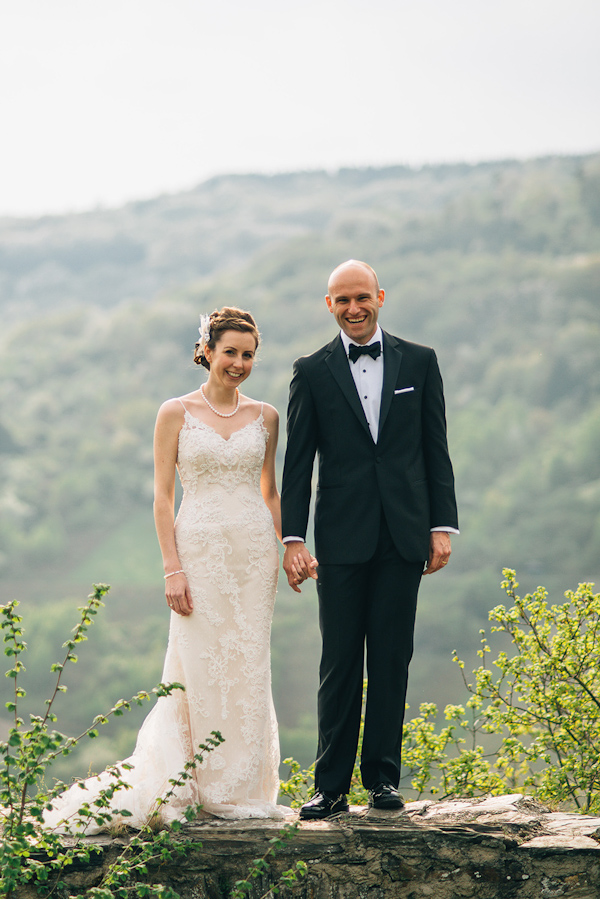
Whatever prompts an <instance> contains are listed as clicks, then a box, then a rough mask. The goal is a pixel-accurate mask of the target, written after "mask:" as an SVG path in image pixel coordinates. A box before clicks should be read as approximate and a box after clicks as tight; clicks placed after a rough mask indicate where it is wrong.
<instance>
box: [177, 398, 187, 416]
mask: <svg viewBox="0 0 600 899" xmlns="http://www.w3.org/2000/svg"><path fill="white" fill-rule="evenodd" d="M177 399H178V400H179V402H180V403H181V405H182V406H183V411H184V412H187V411H188V410H187V409H186V408H185V405H184V402H183V400H182V399H181V397H180V396H178V397H177ZM188 415H189V412H188Z"/></svg>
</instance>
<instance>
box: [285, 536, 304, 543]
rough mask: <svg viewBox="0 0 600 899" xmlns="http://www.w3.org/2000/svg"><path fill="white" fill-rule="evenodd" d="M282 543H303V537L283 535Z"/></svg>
mask: <svg viewBox="0 0 600 899" xmlns="http://www.w3.org/2000/svg"><path fill="white" fill-rule="evenodd" d="M281 542H282V543H304V542H305V541H304V537H284V538H283V540H282V541H281Z"/></svg>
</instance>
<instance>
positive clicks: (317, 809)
mask: <svg viewBox="0 0 600 899" xmlns="http://www.w3.org/2000/svg"><path fill="white" fill-rule="evenodd" d="M347 811H348V803H347V802H346V796H345V795H344V793H340V794H339V795H338V796H335V795H332V794H331V793H315V795H314V796H313V797H312V799H309V800H308V802H305V803H304V805H303V806H302V808H301V809H300V813H299V817H300V818H301V819H302V820H303V821H309V820H318V819H319V818H330V817H331V815H337V814H339V812H347Z"/></svg>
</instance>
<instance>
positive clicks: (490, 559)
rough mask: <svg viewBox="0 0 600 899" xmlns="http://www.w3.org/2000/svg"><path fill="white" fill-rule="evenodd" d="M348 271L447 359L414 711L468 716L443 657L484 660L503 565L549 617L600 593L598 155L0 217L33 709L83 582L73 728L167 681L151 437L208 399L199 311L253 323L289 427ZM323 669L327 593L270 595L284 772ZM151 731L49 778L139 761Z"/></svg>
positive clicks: (1, 524) (8, 478)
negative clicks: (298, 387)
mask: <svg viewBox="0 0 600 899" xmlns="http://www.w3.org/2000/svg"><path fill="white" fill-rule="evenodd" d="M349 257H355V258H360V259H365V260H367V261H368V262H370V263H371V264H372V265H373V266H374V267H375V268H376V269H377V271H378V274H379V277H380V281H381V284H382V286H383V287H384V288H385V289H386V303H385V306H384V308H383V310H382V313H381V323H382V325H383V326H384V327H385V328H387V329H388V330H390V331H392V332H393V333H396V334H400V335H402V336H404V337H406V338H408V339H410V340H416V341H418V342H422V343H426V344H428V345H432V346H434V347H435V348H436V351H437V353H438V356H439V359H440V364H441V368H442V373H443V376H444V381H445V387H446V398H447V407H448V422H449V440H450V448H451V453H452V457H453V461H454V465H455V471H456V478H457V490H458V499H459V508H460V516H461V530H462V533H461V536H460V537H457V538H455V540H454V541H453V545H454V555H453V558H452V562H451V564H450V565H449V567H448V570H447V571H445V572H444V573H443V574H441V575H436V576H435V577H433V578H426V579H425V581H424V583H423V588H422V591H421V596H420V608H419V615H418V623H417V635H416V636H417V639H416V650H415V658H414V661H413V665H412V670H411V684H410V692H409V703H410V705H411V709H412V710H414V711H415V713H416V710H417V709H418V705H419V703H420V702H421V701H425V700H426V701H432V702H436V703H437V704H438V706H443V705H444V704H445V703H446V702H453V701H456V700H457V696H458V694H459V692H460V690H461V684H460V678H459V674H458V672H457V671H456V670H455V666H453V665H452V663H451V660H450V659H451V652H452V650H453V649H457V650H458V652H459V654H460V655H462V656H463V657H470V655H471V652H472V650H473V647H474V645H475V644H476V643H477V641H478V636H477V635H478V630H479V628H480V627H481V626H483V625H484V624H485V622H486V620H487V610H488V609H489V608H491V607H492V606H495V605H496V604H497V603H498V601H499V596H500V581H501V570H502V567H503V566H509V567H511V568H515V569H517V570H518V571H519V577H520V581H521V583H522V585H523V589H525V590H527V591H531V590H534V589H535V587H536V586H537V585H538V584H539V583H543V584H544V585H545V586H546V587H547V588H548V589H549V590H550V592H551V593H552V594H553V595H557V592H558V593H561V592H563V591H564V590H566V589H568V588H570V587H576V585H577V583H578V582H580V581H592V582H593V581H595V580H596V579H597V576H598V574H599V570H600V553H599V545H600V452H599V447H600V389H599V388H600V364H599V363H600V154H594V155H588V156H578V157H560V158H544V159H537V160H529V161H525V162H515V161H506V162H494V163H486V164H479V165H466V164H465V165H447V166H434V167H425V168H422V169H419V170H413V169H409V168H405V167H402V166H396V167H389V168H382V169H347V170H341V171H339V172H336V173H328V172H310V173H303V172H299V173H291V174H287V175H277V176H272V177H268V176H262V175H261V176H258V175H256V176H253V175H244V176H224V177H219V178H215V179H212V180H211V181H208V182H206V183H204V184H201V185H200V186H198V187H197V188H196V189H194V190H192V191H189V192H186V193H181V194H176V195H171V196H161V197H157V198H156V199H153V200H150V201H144V202H139V203H131V204H128V205H127V206H125V207H123V208H120V209H110V210H103V209H98V210H93V211H90V212H87V213H84V214H77V215H65V216H58V217H54V216H53V217H44V218H40V219H2V220H0V310H1V313H2V321H3V327H2V329H1V335H0V587H1V594H2V596H1V600H2V601H3V602H7V601H8V600H10V599H12V598H17V599H19V600H20V601H21V607H20V612H21V613H22V614H23V616H24V623H25V626H26V630H27V634H26V636H27V640H28V643H29V645H30V651H29V653H28V656H27V659H26V665H27V669H28V670H27V674H26V675H25V685H26V687H27V688H28V693H29V696H28V702H29V703H30V706H31V708H32V709H33V708H35V709H37V710H39V709H40V707H41V705H42V703H43V700H44V698H46V694H47V691H48V687H49V684H50V676H49V673H48V672H49V667H50V664H51V662H52V661H54V660H57V659H58V658H59V657H60V655H61V650H60V647H61V644H62V642H63V641H64V640H65V639H66V636H67V633H68V630H69V628H70V627H71V626H72V625H73V624H74V623H75V620H76V613H75V612H74V608H75V606H76V605H78V604H81V603H82V601H83V599H84V598H85V596H86V595H87V593H88V592H89V590H90V587H91V584H92V583H93V582H106V583H110V584H111V585H112V589H111V592H110V594H109V596H108V599H107V609H106V610H105V612H104V613H103V614H102V615H101V616H99V619H98V621H97V623H96V625H95V626H94V629H93V631H92V632H91V639H90V641H89V643H87V644H85V645H84V646H83V647H82V650H81V652H80V661H79V663H78V664H77V666H75V667H74V668H72V670H71V671H70V672H69V675H68V678H67V683H68V685H69V695H68V697H67V698H66V699H64V700H62V701H61V705H62V706H64V712H63V717H62V718H61V720H60V722H59V723H60V726H61V729H64V730H65V731H67V732H69V733H72V734H75V733H76V732H79V730H83V728H84V726H85V724H86V723H87V722H88V721H89V719H90V718H91V717H93V715H95V714H96V713H98V712H100V711H104V710H106V709H107V708H108V707H110V706H111V705H113V704H114V702H115V701H116V700H117V699H119V698H120V697H122V696H123V697H126V698H127V697H128V696H129V695H131V694H133V693H134V692H135V691H137V690H139V689H142V688H149V687H151V686H153V685H154V684H155V683H156V682H158V680H159V679H160V675H161V669H162V661H163V656H164V650H165V646H166V637H167V628H168V616H167V612H166V608H165V605H164V599H163V580H162V567H161V562H160V554H159V551H158V546H157V543H156V538H155V536H154V530H153V522H152V508H151V506H152V430H153V425H154V419H155V415H156V411H157V408H158V406H159V405H160V403H161V402H162V401H163V400H164V399H166V398H168V397H170V396H174V395H178V394H182V393H185V392H188V391H189V390H191V389H194V388H195V387H197V386H198V385H199V384H200V383H201V382H202V380H203V375H202V373H201V371H200V370H199V369H198V368H197V367H196V366H194V365H193V362H192V361H191V359H192V352H193V344H194V341H195V339H196V335H197V326H198V315H199V313H201V312H210V311H211V310H212V309H214V308H216V307H220V306H222V305H223V304H225V303H229V304H234V305H238V306H240V307H242V308H246V309H249V310H251V311H252V312H253V314H254V315H255V316H256V318H257V321H258V323H259V327H260V329H261V331H262V335H263V344H262V346H261V351H260V358H259V361H258V363H257V364H256V367H255V371H254V372H253V374H252V378H251V380H250V381H249V382H248V383H247V385H246V392H247V393H249V394H250V395H252V396H254V397H256V398H260V399H264V400H266V401H268V402H270V403H272V404H273V405H275V406H276V407H277V408H278V409H279V411H280V413H281V416H282V424H283V422H284V421H285V408H286V401H287V389H288V384H289V379H290V374H291V366H292V362H293V360H294V359H295V358H296V357H297V356H298V355H302V354H304V353H308V352H310V351H312V350H313V349H316V348H317V347H318V346H320V345H321V344H323V343H324V342H325V341H328V340H329V339H331V337H333V336H334V334H335V325H334V321H333V319H332V318H331V316H330V315H329V313H328V312H327V309H326V307H325V303H324V301H323V296H324V294H325V285H326V281H327V276H328V274H329V272H330V271H331V269H332V268H333V267H334V266H335V265H336V264H338V263H339V262H341V261H343V260H344V259H347V258H349ZM284 432H285V429H284V427H282V437H281V441H280V447H279V453H278V463H279V473H280V472H281V463H282V459H283V452H284V448H285V433H284ZM318 657H319V634H318V626H317V611H316V596H315V593H314V590H313V589H312V588H311V587H308V588H305V589H304V591H303V593H302V596H301V597H297V596H296V594H294V593H292V592H291V591H290V590H289V588H288V587H287V585H284V584H283V582H282V581H281V582H280V588H279V594H278V602H277V607H276V613H275V620H274V624H273V682H274V694H275V703H276V707H277V711H278V716H279V720H280V725H281V737H282V757H285V756H288V755H293V756H295V757H296V758H298V759H299V760H300V761H301V762H302V764H308V763H310V761H311V760H312V758H313V755H314V750H315V745H316V736H315V706H316V701H315V693H316V683H317V667H318ZM9 686H10V685H8V684H7V685H6V688H5V689H6V690H8V688H9ZM58 711H59V713H60V708H59V709H58ZM146 712H147V709H141V710H136V711H135V712H134V713H132V714H131V716H128V717H127V718H125V719H120V721H119V722H118V723H117V725H116V726H115V727H113V726H112V725H111V727H110V728H108V729H106V730H105V731H103V732H102V736H101V737H100V738H99V739H98V740H95V741H93V742H89V743H88V744H86V746H85V747H84V748H83V750H82V751H81V752H80V754H79V756H78V757H77V759H69V760H68V762H67V764H68V768H67V769H66V770H61V769H60V766H57V774H61V775H62V776H63V777H68V776H70V775H71V774H73V775H75V774H82V773H86V772H87V771H88V770H98V769H101V768H102V767H103V766H104V765H105V764H107V763H108V762H110V761H114V760H115V759H116V758H119V757H123V756H124V755H126V754H128V753H129V752H130V751H131V750H132V748H133V744H134V741H135V734H136V731H137V728H138V727H139V724H140V721H141V719H142V717H143V715H144V714H146ZM411 714H412V712H409V715H411ZM0 723H1V722H0Z"/></svg>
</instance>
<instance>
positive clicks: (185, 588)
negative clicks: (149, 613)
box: [165, 572, 194, 615]
mask: <svg viewBox="0 0 600 899" xmlns="http://www.w3.org/2000/svg"><path fill="white" fill-rule="evenodd" d="M165 599H166V600H167V605H168V606H169V608H170V609H172V610H173V611H174V612H177V614H178V615H189V614H190V613H191V612H193V610H194V604H193V602H192V595H191V593H190V588H189V585H188V582H187V578H186V576H185V574H184V573H183V572H179V573H178V574H174V575H172V576H171V577H170V578H168V579H167V584H166V588H165Z"/></svg>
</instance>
